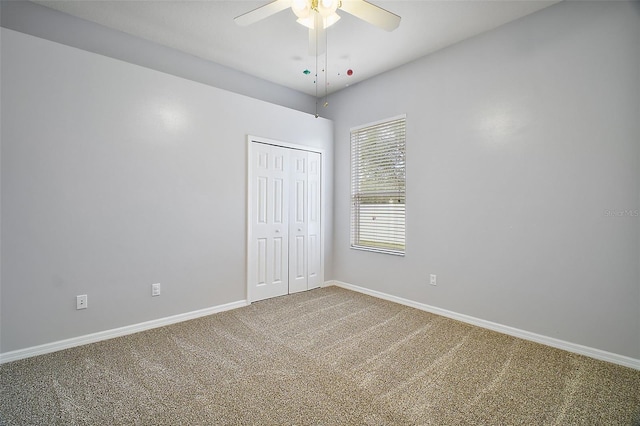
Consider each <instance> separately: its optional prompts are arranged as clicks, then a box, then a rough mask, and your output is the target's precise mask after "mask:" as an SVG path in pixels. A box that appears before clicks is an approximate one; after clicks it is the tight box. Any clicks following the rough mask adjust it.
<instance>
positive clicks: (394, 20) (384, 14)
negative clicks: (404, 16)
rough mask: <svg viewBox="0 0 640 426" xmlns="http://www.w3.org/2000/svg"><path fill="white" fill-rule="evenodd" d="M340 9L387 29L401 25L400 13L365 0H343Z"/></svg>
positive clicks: (393, 28) (391, 29) (390, 29)
mask: <svg viewBox="0 0 640 426" xmlns="http://www.w3.org/2000/svg"><path fill="white" fill-rule="evenodd" d="M340 10H344V11H345V12H347V13H349V14H351V15H353V16H355V17H356V18H360V19H362V20H363V21H365V22H368V23H370V24H372V25H375V26H376V27H380V28H382V29H384V30H387V31H393V30H395V29H396V28H398V25H400V17H399V16H398V15H396V14H395V13H391V12H389V11H388V10H384V9H383V8H381V7H378V6H376V5H374V4H371V3H369V2H367V1H365V0H342V6H340Z"/></svg>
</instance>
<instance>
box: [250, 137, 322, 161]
mask: <svg viewBox="0 0 640 426" xmlns="http://www.w3.org/2000/svg"><path fill="white" fill-rule="evenodd" d="M251 142H254V143H264V144H267V145H275V146H281V147H284V148H290V149H297V150H300V151H309V152H317V153H319V154H322V156H323V157H324V149H323V148H316V147H313V146H308V145H300V144H295V143H290V142H283V141H278V140H275V139H269V138H263V137H260V136H254V135H247V144H250V143H251Z"/></svg>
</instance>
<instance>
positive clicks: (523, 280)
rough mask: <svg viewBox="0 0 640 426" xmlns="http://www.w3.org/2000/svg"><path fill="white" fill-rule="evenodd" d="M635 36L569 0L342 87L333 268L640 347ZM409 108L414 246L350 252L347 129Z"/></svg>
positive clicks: (435, 299) (533, 326)
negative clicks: (432, 279)
mask: <svg viewBox="0 0 640 426" xmlns="http://www.w3.org/2000/svg"><path fill="white" fill-rule="evenodd" d="M638 46H640V3H637V2H636V3H627V2H603V3H601V2H563V3H560V4H558V5H555V6H551V7H549V8H547V9H544V10H542V11H540V12H538V13H535V14H533V15H530V16H528V17H525V18H523V19H520V20H518V21H515V22H513V23H510V24H508V25H506V26H503V27H501V28H498V29H496V30H494V31H491V32H489V33H485V34H484V35H481V36H479V37H476V38H473V39H470V40H467V41H464V42H462V43H459V44H457V45H455V46H452V47H450V48H447V49H444V50H441V51H439V52H437V53H435V54H433V55H430V56H428V57H425V58H423V59H421V60H418V61H417V62H415V63H412V64H410V65H407V66H404V67H401V68H399V69H396V70H394V71H391V72H389V73H387V74H384V75H382V76H379V77H377V78H374V79H371V80H368V81H366V82H363V83H361V84H359V85H357V86H354V87H352V88H349V89H346V90H343V91H341V92H340V93H338V94H336V95H334V96H332V99H331V100H330V102H331V105H332V110H331V115H330V118H332V119H333V120H334V125H335V144H336V145H335V182H336V188H335V189H336V190H335V212H334V215H335V216H334V219H335V228H334V229H335V234H334V270H333V274H334V277H335V279H337V280H340V281H344V282H347V283H350V284H354V285H358V286H362V287H366V288H369V289H372V290H377V291H381V292H384V293H388V294H391V295H395V296H399V297H404V298H407V299H411V300H414V301H417V302H421V303H425V304H429V305H432V306H436V307H439V308H442V309H447V310H450V311H454V312H457V313H462V314H467V315H470V316H473V317H477V318H480V319H484V320H488V321H493V322H496V323H500V324H503V325H508V326H512V327H516V328H518V329H522V330H526V331H530V332H534V333H539V334H542V335H545V336H548V337H553V338H558V339H561V340H565V341H568V342H572V343H577V344H582V345H586V346H589V347H592V348H597V349H600V350H604V351H609V352H613V353H616V354H620V355H624V356H629V357H632V358H636V359H639V358H640V272H639V265H640V249H639V245H640V224H639V223H640V219H639V218H638V216H637V214H638V209H639V208H640V167H639V166H640V49H639V48H638ZM402 113H406V114H407V126H408V128H407V163H408V164H407V209H408V210H407V251H406V253H407V254H406V256H405V257H396V256H389V255H381V254H374V253H368V252H363V251H356V250H351V249H350V248H349V208H350V206H349V185H348V182H349V129H350V127H353V126H357V125H361V124H365V123H368V122H372V121H375V120H379V119H383V118H385V117H391V116H395V115H398V114H402ZM429 273H435V274H437V276H438V286H436V287H433V286H430V285H428V274H429Z"/></svg>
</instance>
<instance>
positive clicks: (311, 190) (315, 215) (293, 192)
mask: <svg viewBox="0 0 640 426" xmlns="http://www.w3.org/2000/svg"><path fill="white" fill-rule="evenodd" d="M321 171H322V155H321V154H320V153H317V152H310V151H306V150H301V149H294V148H284V147H280V146H275V145H269V144H266V143H257V142H252V143H249V173H248V178H249V194H248V196H249V199H248V206H249V207H248V213H247V214H248V217H249V223H248V243H247V264H248V266H247V281H248V283H247V285H248V290H247V292H248V298H249V301H251V302H254V301H257V300H262V299H267V298H270V297H275V296H281V295H284V294H287V293H295V292H298V291H305V290H308V289H311V288H316V287H320V286H321V285H322V282H323V280H324V274H323V262H322V234H321V231H322V228H321V223H322V215H321V211H322V191H321V189H322V188H321V182H322V175H321Z"/></svg>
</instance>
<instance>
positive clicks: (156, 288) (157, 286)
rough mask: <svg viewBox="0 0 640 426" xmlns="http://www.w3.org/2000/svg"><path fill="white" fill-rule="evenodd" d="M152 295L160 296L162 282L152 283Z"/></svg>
mask: <svg viewBox="0 0 640 426" xmlns="http://www.w3.org/2000/svg"><path fill="white" fill-rule="evenodd" d="M151 295H152V296H160V283H155V284H151Z"/></svg>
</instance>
